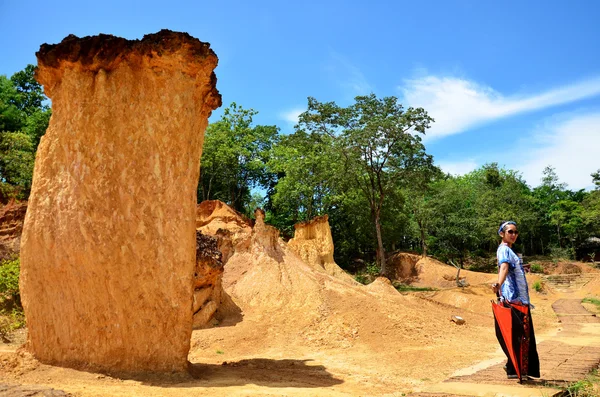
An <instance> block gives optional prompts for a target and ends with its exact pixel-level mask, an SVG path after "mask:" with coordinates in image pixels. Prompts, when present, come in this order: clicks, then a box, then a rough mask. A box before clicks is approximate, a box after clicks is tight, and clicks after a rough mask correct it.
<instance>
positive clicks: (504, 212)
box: [0, 65, 600, 274]
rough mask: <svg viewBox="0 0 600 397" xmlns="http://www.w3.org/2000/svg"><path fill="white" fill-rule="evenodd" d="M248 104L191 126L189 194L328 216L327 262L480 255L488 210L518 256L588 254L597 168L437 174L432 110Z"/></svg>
mask: <svg viewBox="0 0 600 397" xmlns="http://www.w3.org/2000/svg"><path fill="white" fill-rule="evenodd" d="M34 72H35V66H33V65H28V66H27V67H26V68H25V69H23V70H22V71H19V72H17V73H15V74H14V75H12V76H11V77H7V76H4V75H0V201H1V202H2V203H7V202H9V201H10V200H27V198H28V196H29V192H30V189H31V181H32V175H33V164H34V159H35V153H36V150H37V147H38V145H39V143H40V139H41V137H42V136H43V134H44V133H45V131H46V128H47V126H48V123H49V120H50V116H51V109H50V106H49V101H48V99H47V98H46V97H45V96H44V94H43V90H42V87H41V86H40V85H39V84H38V83H37V82H36V81H35V79H34ZM257 114H258V111H256V110H254V109H251V108H244V107H242V106H241V105H238V104H236V103H231V104H230V105H229V106H228V107H227V108H225V109H224V111H223V114H222V116H221V118H220V119H219V120H217V121H215V122H213V123H211V124H209V126H208V128H207V130H206V132H205V140H204V149H203V155H202V160H201V164H202V165H201V170H200V181H199V184H198V195H197V197H198V202H200V201H203V200H221V201H223V202H225V203H227V204H229V205H230V206H232V207H233V208H235V209H236V210H238V211H240V212H242V213H244V214H246V215H248V216H252V213H253V211H254V209H255V208H257V207H260V208H263V209H264V210H265V211H266V220H267V222H268V223H270V224H272V225H274V226H275V227H277V228H278V229H279V230H280V231H281V233H282V237H283V238H284V239H287V238H290V237H292V236H293V231H294V224H295V223H297V222H301V221H306V220H309V219H311V218H313V217H315V216H319V215H325V214H327V215H328V216H329V222H330V225H331V230H332V235H333V239H334V244H335V259H336V261H337V263H338V264H339V265H340V266H341V267H342V268H344V269H346V270H348V271H351V272H356V271H359V270H362V269H364V268H365V266H372V267H373V266H376V268H377V269H378V271H380V272H381V274H386V267H385V264H386V261H385V258H386V256H388V255H389V254H390V253H392V252H396V251H398V250H401V251H411V252H418V253H421V254H423V255H431V256H434V257H436V258H438V259H441V260H443V261H448V260H452V261H456V262H458V263H460V264H463V265H468V266H469V267H471V268H476V269H477V268H479V269H482V270H483V269H485V268H486V267H489V266H490V264H492V265H493V259H490V258H492V257H493V256H494V255H495V251H496V248H497V245H498V236H497V229H498V226H499V224H500V222H501V221H502V220H509V219H511V220H514V221H516V222H517V223H518V224H519V231H520V236H519V237H520V238H519V240H518V245H517V250H518V251H519V252H522V253H523V254H524V255H526V256H533V255H548V256H552V257H556V258H565V259H579V260H593V259H594V258H595V256H596V255H597V254H598V253H600V238H599V237H600V169H599V170H597V171H596V172H594V173H592V174H591V175H590V176H589V177H590V181H591V182H592V183H593V185H594V186H595V188H594V189H593V190H590V191H588V190H577V191H573V190H569V189H568V186H567V185H566V184H565V183H562V182H561V181H560V179H559V178H558V176H557V174H556V172H555V170H554V168H553V167H552V164H551V159H548V166H547V167H546V169H545V170H544V172H543V177H542V179H541V181H540V184H539V185H538V186H529V185H528V184H527V183H526V182H525V181H524V179H523V178H522V176H521V175H520V174H519V172H517V171H515V170H511V169H505V168H501V167H499V165H498V164H496V163H489V164H485V165H483V166H482V167H480V168H479V169H476V170H474V171H472V172H470V173H468V174H466V175H461V176H453V175H449V174H446V173H444V172H443V171H442V170H441V169H440V168H439V167H438V166H436V164H435V160H434V158H433V157H432V156H431V155H430V154H428V153H427V151H426V147H425V145H424V144H423V142H422V137H423V136H424V135H425V134H426V133H427V129H428V128H429V127H430V126H431V125H432V123H434V122H435V121H434V119H435V115H430V114H428V113H427V110H426V109H422V108H404V107H403V106H402V104H400V103H399V101H398V99H397V98H396V97H383V98H380V97H377V96H376V95H375V94H371V95H367V96H358V97H356V98H355V100H354V103H353V104H351V105H349V106H347V107H343V106H340V105H338V104H336V103H335V102H320V101H319V100H318V99H315V98H311V97H309V98H308V102H307V108H306V111H305V112H304V113H302V114H301V115H300V117H299V122H298V124H297V125H296V126H295V128H294V132H293V133H291V134H282V133H281V132H280V129H279V128H278V127H277V126H275V125H257V124H255V123H254V121H253V118H254V116H256V115H257Z"/></svg>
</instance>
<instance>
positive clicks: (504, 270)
mask: <svg viewBox="0 0 600 397" xmlns="http://www.w3.org/2000/svg"><path fill="white" fill-rule="evenodd" d="M506 276H508V262H502V264H501V265H500V270H499V271H498V283H496V284H494V285H492V290H493V291H494V293H495V294H497V293H498V291H500V288H501V287H502V284H504V281H505V280H506Z"/></svg>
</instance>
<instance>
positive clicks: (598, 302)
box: [582, 297, 600, 308]
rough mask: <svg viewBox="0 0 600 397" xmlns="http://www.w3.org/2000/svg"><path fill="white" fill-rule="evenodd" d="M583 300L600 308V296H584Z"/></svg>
mask: <svg viewBox="0 0 600 397" xmlns="http://www.w3.org/2000/svg"><path fill="white" fill-rule="evenodd" d="M582 302H584V303H591V304H593V305H596V306H598V308H600V299H598V298H593V297H587V298H583V300H582Z"/></svg>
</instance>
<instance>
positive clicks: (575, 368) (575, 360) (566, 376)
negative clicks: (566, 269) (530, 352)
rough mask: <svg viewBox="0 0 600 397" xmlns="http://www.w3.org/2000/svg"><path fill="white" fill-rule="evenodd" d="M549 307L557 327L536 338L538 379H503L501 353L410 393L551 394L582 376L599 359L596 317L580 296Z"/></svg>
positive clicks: (423, 396)
mask: <svg viewBox="0 0 600 397" xmlns="http://www.w3.org/2000/svg"><path fill="white" fill-rule="evenodd" d="M552 308H553V309H554V312H555V313H556V316H557V317H558V322H559V325H560V327H559V329H558V330H557V332H556V333H555V334H554V335H546V336H545V337H544V338H543V340H542V341H541V342H538V345H537V346H538V353H539V356H540V363H541V378H540V379H536V380H530V381H527V382H525V383H524V384H522V385H520V384H518V383H517V382H516V381H515V380H513V379H507V378H506V375H505V372H504V370H503V368H502V367H503V365H504V364H505V357H504V355H502V357H501V358H499V359H498V360H495V361H497V362H492V363H490V362H489V361H488V362H486V363H482V365H480V366H479V367H480V368H474V369H473V370H468V369H467V370H463V371H458V373H460V372H463V373H464V374H459V375H456V376H452V377H450V378H449V379H447V380H446V381H444V382H442V383H438V384H434V385H430V386H428V387H426V388H424V389H423V390H422V393H417V394H411V396H413V397H416V396H419V397H426V396H436V397H438V396H488V395H489V396H503V395H510V396H552V395H554V394H556V393H558V392H560V388H563V387H565V386H567V385H568V384H569V383H571V382H576V381H578V380H581V379H583V378H585V376H586V375H587V374H588V373H589V372H590V371H592V370H593V369H595V368H598V364H599V363H600V319H598V318H597V317H596V316H595V315H594V314H592V313H590V312H588V311H587V310H586V309H585V308H584V307H583V306H582V305H581V299H559V300H557V301H556V302H554V303H553V304H552ZM534 321H535V315H534ZM534 324H535V323H534ZM540 339H542V338H540ZM476 367H477V366H476ZM468 372H471V373H468ZM440 393H441V394H440Z"/></svg>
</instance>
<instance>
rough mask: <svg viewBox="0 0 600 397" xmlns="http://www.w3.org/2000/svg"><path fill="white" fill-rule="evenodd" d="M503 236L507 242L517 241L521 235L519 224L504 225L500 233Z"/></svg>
mask: <svg viewBox="0 0 600 397" xmlns="http://www.w3.org/2000/svg"><path fill="white" fill-rule="evenodd" d="M500 235H501V236H502V241H503V242H505V243H507V244H510V245H512V244H514V243H515V241H517V237H518V236H519V231H518V230H517V226H515V225H506V226H505V227H504V231H503V232H502V233H500Z"/></svg>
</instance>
